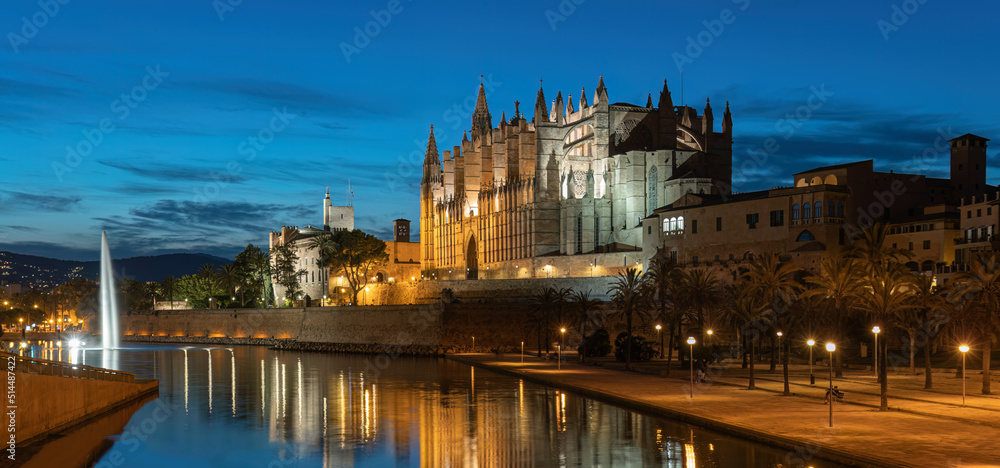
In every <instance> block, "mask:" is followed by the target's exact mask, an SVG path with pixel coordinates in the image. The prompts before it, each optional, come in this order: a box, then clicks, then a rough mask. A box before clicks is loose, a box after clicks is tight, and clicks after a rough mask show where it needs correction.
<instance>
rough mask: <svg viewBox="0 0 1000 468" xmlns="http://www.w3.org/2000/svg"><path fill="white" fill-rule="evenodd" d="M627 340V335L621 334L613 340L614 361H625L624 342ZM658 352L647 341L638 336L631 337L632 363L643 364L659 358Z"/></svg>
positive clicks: (654, 345)
mask: <svg viewBox="0 0 1000 468" xmlns="http://www.w3.org/2000/svg"><path fill="white" fill-rule="evenodd" d="M627 339H628V333H626V332H621V333H619V334H618V337H617V338H615V359H616V360H619V361H624V360H625V351H626V344H625V341H626V340H627ZM659 354H660V353H659V351H657V349H656V344H655V343H653V342H652V341H649V340H647V339H645V338H643V337H641V336H639V335H632V362H645V361H649V360H651V359H653V358H655V357H656V356H659Z"/></svg>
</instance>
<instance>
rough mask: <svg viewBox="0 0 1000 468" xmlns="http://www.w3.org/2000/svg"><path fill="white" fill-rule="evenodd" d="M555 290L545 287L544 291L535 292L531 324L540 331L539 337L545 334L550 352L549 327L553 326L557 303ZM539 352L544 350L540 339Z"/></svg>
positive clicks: (546, 348) (546, 347)
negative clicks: (554, 308)
mask: <svg viewBox="0 0 1000 468" xmlns="http://www.w3.org/2000/svg"><path fill="white" fill-rule="evenodd" d="M554 292H555V289H554V288H545V289H543V290H542V292H540V293H538V294H535V295H534V296H533V297H532V298H531V300H532V306H531V319H530V320H531V325H532V329H535V330H537V331H538V339H539V340H541V339H542V334H543V333H544V335H545V353H546V354H547V353H548V352H549V344H550V342H549V331H550V330H549V328H551V326H552V309H553V306H554V304H555V298H554V297H553V295H554ZM538 352H539V353H541V352H542V346H541V341H539V345H538Z"/></svg>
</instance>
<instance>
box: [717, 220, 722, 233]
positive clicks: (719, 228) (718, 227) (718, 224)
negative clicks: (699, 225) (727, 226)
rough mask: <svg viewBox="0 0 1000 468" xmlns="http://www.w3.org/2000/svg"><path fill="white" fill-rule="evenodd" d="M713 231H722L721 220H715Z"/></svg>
mask: <svg viewBox="0 0 1000 468" xmlns="http://www.w3.org/2000/svg"><path fill="white" fill-rule="evenodd" d="M715 230H716V231H721V230H722V218H715Z"/></svg>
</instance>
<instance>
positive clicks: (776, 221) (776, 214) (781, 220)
mask: <svg viewBox="0 0 1000 468" xmlns="http://www.w3.org/2000/svg"><path fill="white" fill-rule="evenodd" d="M784 225H785V210H776V211H772V212H771V226H784Z"/></svg>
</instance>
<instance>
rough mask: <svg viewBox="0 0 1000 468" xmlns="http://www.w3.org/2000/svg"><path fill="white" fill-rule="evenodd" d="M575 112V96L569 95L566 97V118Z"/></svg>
mask: <svg viewBox="0 0 1000 468" xmlns="http://www.w3.org/2000/svg"><path fill="white" fill-rule="evenodd" d="M573 112H576V109H574V108H573V95H572V94H567V95H566V116H567V117H569V115H570V114H572V113H573Z"/></svg>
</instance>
